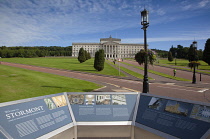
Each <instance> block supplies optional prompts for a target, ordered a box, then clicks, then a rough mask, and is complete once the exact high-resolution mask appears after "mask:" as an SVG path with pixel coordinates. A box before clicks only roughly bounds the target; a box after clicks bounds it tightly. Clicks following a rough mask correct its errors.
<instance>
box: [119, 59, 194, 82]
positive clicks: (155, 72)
mask: <svg viewBox="0 0 210 139" xmlns="http://www.w3.org/2000/svg"><path fill="white" fill-rule="evenodd" d="M123 64H126V65H129V66H133V67H135V68H138V69H141V70H144V68H143V67H140V66H135V65H132V64H128V63H125V62H123ZM148 72H150V73H153V74H156V75H159V76H162V77H165V78H170V79H174V80H177V81H191V80H188V79H184V78H179V77H174V76H171V75H168V74H164V73H161V72H157V71H154V70H150V69H148Z"/></svg>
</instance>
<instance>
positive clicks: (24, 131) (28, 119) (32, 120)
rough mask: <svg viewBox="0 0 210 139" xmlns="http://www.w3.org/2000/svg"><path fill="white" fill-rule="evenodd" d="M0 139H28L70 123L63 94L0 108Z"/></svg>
mask: <svg viewBox="0 0 210 139" xmlns="http://www.w3.org/2000/svg"><path fill="white" fill-rule="evenodd" d="M0 117H1V121H0V130H1V131H0V138H3V139H4V138H18V139H29V138H37V137H40V136H42V135H45V134H47V133H49V132H52V131H53V130H56V129H58V128H60V127H62V126H65V125H67V124H70V123H72V119H71V116H70V112H69V108H68V105H67V101H66V99H65V96H64V94H63V93H62V94H56V95H51V96H47V97H46V98H43V99H38V98H37V100H34V101H29V102H23V103H18V104H14V105H8V106H4V107H0Z"/></svg>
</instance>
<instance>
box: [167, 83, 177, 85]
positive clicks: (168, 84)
mask: <svg viewBox="0 0 210 139" xmlns="http://www.w3.org/2000/svg"><path fill="white" fill-rule="evenodd" d="M166 84H167V85H174V84H175V83H166Z"/></svg>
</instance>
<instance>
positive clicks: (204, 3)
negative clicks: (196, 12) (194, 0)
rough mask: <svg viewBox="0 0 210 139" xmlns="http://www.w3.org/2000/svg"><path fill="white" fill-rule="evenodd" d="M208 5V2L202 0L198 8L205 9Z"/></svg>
mask: <svg viewBox="0 0 210 139" xmlns="http://www.w3.org/2000/svg"><path fill="white" fill-rule="evenodd" d="M208 3H210V0H202V1H201V2H199V7H200V8H202V7H205V6H206V5H207V4H208Z"/></svg>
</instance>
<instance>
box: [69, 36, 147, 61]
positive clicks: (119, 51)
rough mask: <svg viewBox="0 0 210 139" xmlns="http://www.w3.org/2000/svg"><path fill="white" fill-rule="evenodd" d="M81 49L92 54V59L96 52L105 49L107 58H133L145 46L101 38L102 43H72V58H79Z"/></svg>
mask: <svg viewBox="0 0 210 139" xmlns="http://www.w3.org/2000/svg"><path fill="white" fill-rule="evenodd" d="M80 48H83V49H84V50H86V51H87V52H89V53H90V55H91V57H94V56H95V52H96V51H98V50H99V49H103V50H104V53H105V57H106V58H113V59H115V58H133V57H134V56H135V54H136V53H137V52H139V51H140V50H141V49H144V44H129V43H121V39H117V38H112V37H111V36H110V37H109V38H101V39H100V43H72V56H73V57H78V54H79V50H80Z"/></svg>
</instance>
